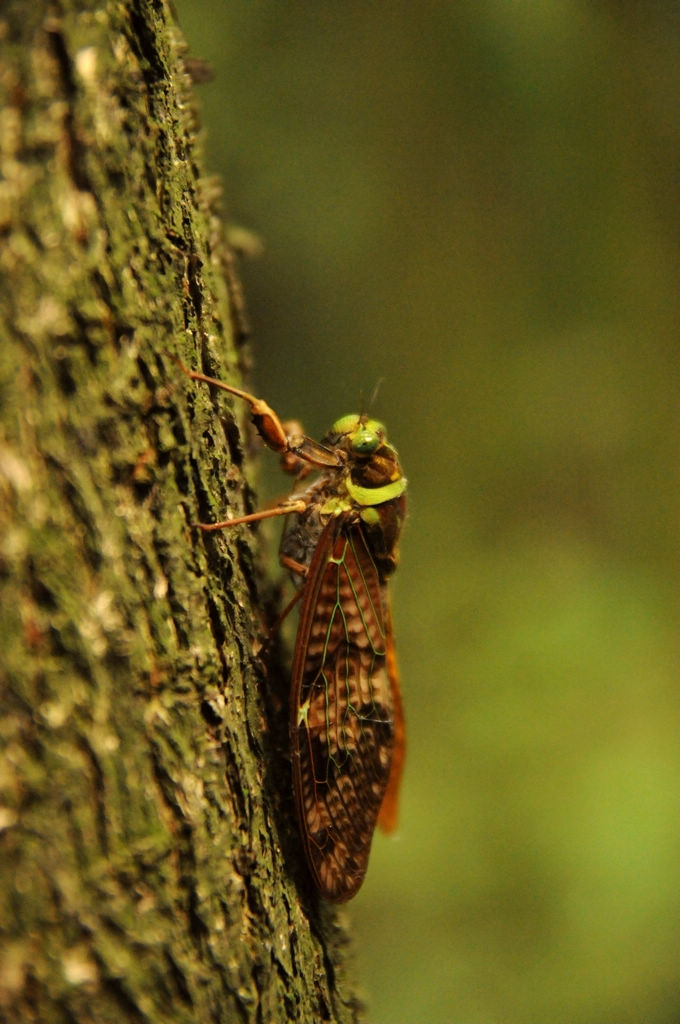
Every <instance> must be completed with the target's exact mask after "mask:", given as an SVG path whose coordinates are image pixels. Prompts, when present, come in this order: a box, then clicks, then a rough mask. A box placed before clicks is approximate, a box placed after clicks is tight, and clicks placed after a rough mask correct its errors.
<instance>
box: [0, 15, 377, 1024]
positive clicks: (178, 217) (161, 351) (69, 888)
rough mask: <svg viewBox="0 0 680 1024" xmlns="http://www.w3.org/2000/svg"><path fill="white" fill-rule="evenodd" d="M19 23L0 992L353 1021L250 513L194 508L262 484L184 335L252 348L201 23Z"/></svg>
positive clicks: (1, 1001)
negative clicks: (298, 773)
mask: <svg viewBox="0 0 680 1024" xmlns="http://www.w3.org/2000/svg"><path fill="white" fill-rule="evenodd" d="M0 38H1V39H2V46H1V47H0V91H1V97H0V232H1V233H2V241H1V244H0V274H1V275H2V280H1V285H0V332H1V335H0V339H1V346H0V630H1V644H2V657H1V662H0V670H1V672H2V698H3V699H2V704H3V714H2V717H1V719H0V736H1V742H2V747H3V758H2V766H3V767H2V769H1V778H0V829H2V832H1V834H0V858H1V859H0V872H1V877H2V886H1V890H0V936H1V940H2V955H1V956H0V1017H4V1018H6V1019H8V1020H17V1021H18V1020H21V1021H29V1020H36V1021H38V1020H39V1021H41V1022H50V1024H51V1022H59V1021H78V1022H85V1021H96V1022H97V1024H106V1022H109V1021H111V1022H116V1024H120V1021H121V1020H124V1021H138V1020H139V1021H163V1022H164V1024H168V1022H171V1021H187V1022H188V1021H191V1022H192V1024H196V1022H201V1021H209V1020H216V1021H217V1020H219V1021H246V1022H247V1021H256V1020H257V1021H286V1022H288V1021H298V1020H299V1021H306V1022H309V1021H323V1020H329V1021H349V1020H356V1018H357V1013H358V1011H357V1009H356V1002H355V998H354V995H353V991H352V989H351V986H348V985H347V983H346V982H344V981H343V980H342V977H343V973H344V948H345V937H344V934H343V932H342V929H340V928H339V927H338V925H337V922H336V917H335V912H333V911H331V910H329V909H327V908H323V907H320V906H319V904H318V901H317V900H316V897H315V896H314V895H313V894H311V893H310V892H309V889H308V888H307V882H306V879H305V874H304V869H303V868H302V866H301V864H300V862H299V860H298V859H297V840H296V838H295V831H294V825H293V811H292V801H291V798H290V795H289V786H288V773H289V770H288V765H287V762H286V757H285V751H284V749H283V748H284V746H285V732H286V724H285V723H286V712H285V706H284V701H285V696H284V690H283V689H282V686H283V687H284V688H285V684H282V683H281V682H280V676H277V674H276V671H275V666H271V672H270V679H269V681H268V682H267V684H266V687H263V666H262V662H261V660H259V659H258V657H257V655H256V653H255V652H257V651H258V649H259V647H260V644H261V637H262V629H261V626H260V625H259V622H260V615H259V613H258V611H257V602H258V597H257V594H258V587H257V581H256V572H255V560H254V557H253V553H252V551H251V548H250V546H249V542H248V540H247V534H246V532H245V531H238V533H237V532H236V531H235V532H234V534H233V535H231V534H230V535H228V536H226V535H222V536H215V535H206V536H203V535H197V534H196V531H195V530H192V529H191V525H190V524H191V523H192V522H194V521H195V520H197V519H202V520H211V519H212V520H214V519H216V518H222V517H224V514H225V510H226V509H227V508H230V507H232V508H233V507H236V508H241V507H243V504H244V502H246V503H247V501H248V499H249V494H248V489H247V486H246V485H245V482H244V468H245V456H244V449H243V446H242V444H241V441H240V434H239V430H238V426H237V424H236V422H235V421H234V419H233V416H232V413H231V412H230V411H229V410H230V409H232V408H233V406H232V405H231V403H229V402H228V401H227V402H222V403H220V406H221V409H222V418H220V417H219V416H217V415H216V414H215V408H214V404H213V397H212V396H211V395H210V394H209V393H207V389H200V388H196V387H195V386H194V385H193V384H191V382H189V381H187V380H186V379H184V378H183V377H182V375H181V374H180V373H179V372H178V371H177V368H176V366H175V364H174V363H173V362H172V361H171V359H170V355H171V353H173V352H174V353H178V354H179V355H180V356H181V358H182V359H183V360H184V361H185V362H187V363H190V364H192V365H194V366H199V365H200V366H202V367H203V368H204V369H206V370H207V371H208V372H212V373H214V374H217V375H220V376H222V377H223V378H224V379H231V378H233V377H234V376H235V375H236V376H238V373H239V370H240V356H239V350H238V347H237V346H236V345H235V343H234V337H233V334H234V332H233V331H232V329H231V322H230V306H229V295H228V290H227V288H226V285H225V280H224V275H223V272H222V270H223V264H224V260H225V258H226V256H225V250H224V241H223V238H222V235H221V230H220V226H219V216H218V215H217V213H216V211H215V209H214V208H213V206H212V203H211V200H210V198H209V196H210V194H213V195H214V191H215V190H214V188H213V187H211V186H210V185H206V183H205V181H204V180H203V179H202V177H201V170H200V153H199V154H198V155H197V148H196V130H197V120H196V114H195V108H194V105H193V100H192V95H191V83H190V81H189V78H188V76H187V74H186V73H185V70H184V64H183V60H184V57H185V53H184V46H183V43H182V40H181V37H180V35H179V32H178V30H177V28H176V26H175V25H174V24H173V23H172V19H171V17H170V15H169V10H168V7H167V5H166V4H165V3H163V2H153V0H146V2H143V0H139V2H133V0H128V2H123V0H120V2H114V0H109V2H108V3H105V4H101V3H85V2H75V0H64V2H62V3H59V4H56V3H55V4H48V3H41V2H36V3H32V4H23V3H12V2H10V3H9V5H7V6H5V8H4V9H3V13H1V14H0ZM237 340H238V339H237ZM236 414H237V416H239V417H241V415H242V411H241V410H238V411H237V413H236ZM277 679H278V680H279V681H278V682H277ZM277 711H278V715H277V714H276V712H277ZM280 722H283V725H281V724H277V723H280Z"/></svg>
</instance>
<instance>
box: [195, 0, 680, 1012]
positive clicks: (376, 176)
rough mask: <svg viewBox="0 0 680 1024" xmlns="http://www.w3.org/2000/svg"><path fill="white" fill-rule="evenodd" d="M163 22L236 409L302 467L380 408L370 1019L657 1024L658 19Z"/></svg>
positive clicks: (300, 8) (326, 13)
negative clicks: (395, 754) (394, 545)
mask: <svg viewBox="0 0 680 1024" xmlns="http://www.w3.org/2000/svg"><path fill="white" fill-rule="evenodd" d="M178 7H179V15H180V21H181V24H182V26H183V29H184V30H185V32H186V33H187V36H188V39H189V41H190V43H191V47H192V53H193V54H194V55H196V56H200V57H204V58H206V59H208V60H209V61H210V62H211V63H212V64H213V65H214V67H215V71H216V75H215V79H214V81H213V82H212V83H210V84H208V85H204V86H201V87H200V90H201V95H202V98H203V113H204V124H205V127H206V129H207V134H208V138H207V147H208V152H209V162H210V164H211V167H212V168H213V169H214V170H215V171H217V172H219V173H221V174H222V175H223V176H224V179H225V181H226V183H227V188H228V190H229V191H228V194H227V196H226V205H227V214H228V218H229V219H230V220H231V221H233V222H236V223H238V224H241V225H245V226H247V227H249V228H252V229H253V230H254V231H256V232H257V233H258V234H259V235H260V236H261V237H262V238H263V240H264V242H265V245H266V249H265V253H264V255H263V257H262V258H260V259H259V260H258V261H256V262H253V263H251V264H249V265H248V266H247V267H246V268H245V270H244V276H245V278H246V285H247V298H248V301H249V305H250V311H251V318H252V321H253V326H254V329H255V341H254V345H253V351H254V356H255V361H256V369H255V378H254V380H255V386H256V388H257V390H258V392H259V393H260V394H261V395H263V396H265V397H266V398H267V399H268V401H269V402H270V403H271V404H272V405H274V407H275V408H276V409H278V411H279V412H280V413H281V414H283V415H284V416H289V417H291V416H295V417H297V418H300V419H302V420H303V422H304V423H305V425H306V427H307V429H308V431H309V432H310V433H312V434H315V435H317V436H321V435H322V434H323V433H324V432H325V430H326V429H327V427H328V426H329V425H330V423H331V422H332V421H333V420H334V419H335V418H337V417H338V416H339V415H341V414H344V413H346V412H349V411H352V410H353V409H354V410H355V409H356V408H357V407H358V406H359V405H360V404H361V403H362V401H363V402H364V403H367V402H368V401H369V400H370V397H371V393H372V392H373V389H374V386H375V384H376V382H377V381H378V380H379V379H382V386H381V389H380V392H379V394H378V397H377V399H376V401H375V403H374V407H373V408H374V410H375V414H376V415H377V416H379V417H380V418H381V419H383V420H384V421H386V422H387V424H388V426H389V428H390V434H391V438H392V440H393V441H394V442H395V443H396V445H397V447H398V448H399V451H400V454H401V456H402V459H403V463H404V466H405V468H406V472H407V475H408V478H409V491H410V518H409V521H408V524H407V529H406V533H405V536H404V540H403V545H402V547H403V557H402V565H401V569H400V572H399V574H398V576H397V578H396V580H395V586H394V617H395V621H396V635H397V643H398V649H399V654H400V662H401V670H402V676H403V689H404V694H405V699H406V707H407V714H408V727H409V757H408V765H407V777H406V782H405V789H404V798H403V815H402V824H401V829H400V834H399V837H398V839H397V841H396V842H393V841H388V840H384V839H381V838H378V839H376V842H375V844H374V853H373V857H372V862H371V868H370V871H369V875H368V879H367V881H366V883H365V886H364V888H363V890H362V892H361V893H360V895H359V897H358V898H357V899H356V900H355V902H354V903H353V904H352V905H351V906H350V907H349V908H348V910H347V913H348V914H349V915H350V916H351V919H352V921H353V923H354V927H355V929H356V933H357V951H358V960H359V964H358V968H359V970H360V972H361V977H362V979H363V982H364V984H365V988H366V994H367V999H368V1002H369V1006H370V1016H371V1019H372V1020H375V1021H378V1022H388V1021H389V1022H394V1024H400V1022H416V1021H427V1022H428V1024H438V1022H452V1021H461V1022H465V1024H485V1022H499V1024H500V1022H510V1024H530V1022H536V1021H549V1022H551V1024H556V1022H565V1024H598V1022H602V1024H611V1022H614V1021H629V1022H643V1021H644V1022H645V1024H665V1022H670V1021H675V1020H676V1010H675V993H674V988H675V985H674V978H675V947H676V939H677V936H676V932H675V914H674V900H673V899H672V894H673V889H672V887H671V878H672V873H673V872H672V866H673V863H674V860H675V854H676V848H675V843H674V839H673V837H674V835H675V824H674V818H675V815H674V814H673V810H674V806H675V800H674V797H673V796H672V793H673V789H674V783H675V782H676V772H675V760H674V744H673V738H674V728H673V726H672V725H671V722H672V721H673V718H674V711H675V708H674V704H673V703H671V692H672V690H671V685H672V684H671V665H672V663H673V661H674V659H673V655H674V654H675V642H674V641H675V636H674V632H673V625H674V616H672V614H671V608H672V607H673V602H672V599H671V583H670V576H669V571H668V569H669V562H670V559H669V557H668V552H669V548H670V546H671V537H672V526H671V523H672V521H673V516H672V508H673V507H674V502H673V498H674V486H673V485H672V484H671V483H670V481H671V480H673V479H674V474H673V473H672V472H671V471H670V465H672V463H671V451H673V452H674V449H675V442H674V439H673V431H672V429H671V425H670V424H671V422H672V414H671V396H672V393H673V391H674V388H673V387H672V385H673V381H674V378H675V363H676V337H675V322H676V316H677V303H676V297H675V291H674V277H675V270H676V266H677V241H676V236H675V234H674V227H672V226H671V225H672V224H673V220H674V217H672V216H671V215H670V213H669V210H670V198H669V193H670V188H671V182H672V181H674V179H675V177H676V170H675V149H674V143H673V142H672V141H671V140H672V139H673V136H674V132H673V128H672V123H673V119H674V113H675V106H676V97H677V94H678V81H677V75H676V74H675V70H674V62H675V52H674V51H675V46H676V43H677V39H676V27H675V23H674V18H675V13H676V11H677V8H676V5H675V4H672V3H661V2H658V3H654V4H648V3H637V4H636V3H625V2H622V3H615V2H613V0H611V2H597V3H584V2H577V0H553V2H550V3H538V4H536V3H526V2H520V3H508V2H505V0H485V2H478V0H475V2H471V0H467V2H460V3H453V2H449V3H446V2H444V0H432V2H427V3H411V4H406V3H391V4H371V3H366V2H365V0H364V2H359V0H344V2H342V3H331V2H326V0H323V2H320V3H315V4H300V3H283V2H279V3H265V2H260V0H256V2H253V0H230V2H229V3H221V2H219V0H181V2H180V3H179V4H178ZM274 461H275V460H273V459H272V462H274Z"/></svg>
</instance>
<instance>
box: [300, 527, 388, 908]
mask: <svg viewBox="0 0 680 1024" xmlns="http://www.w3.org/2000/svg"><path fill="white" fill-rule="evenodd" d="M388 630H389V621H388V616H387V608H386V604H385V588H384V585H383V584H381V583H380V579H379V576H378V572H377V569H376V567H375V564H374V562H373V559H372V558H371V555H370V552H369V549H368V547H367V544H366V540H365V538H364V534H363V531H362V528H361V526H360V525H359V524H354V525H349V524H347V522H346V521H344V520H343V517H341V516H339V517H337V518H335V519H333V520H331V521H330V522H329V523H328V524H327V526H326V527H325V528H324V530H323V533H322V534H321V537H320V538H319V543H318V545H317V548H316V550H315V552H314V556H313V558H312V561H311V564H310V567H309V572H308V574H307V578H306V580H305V584H304V593H303V597H302V607H301V610H300V626H299V629H298V635H297V641H296V645H295V656H294V659H293V679H292V721H291V733H292V760H293V780H294V787H295V798H296V803H297V810H298V818H299V822H300V831H301V833H302V837H303V842H304V845H305V852H306V855H307V861H308V863H309V867H310V869H311V872H312V875H313V876H314V880H315V882H316V885H317V886H318V888H319V890H320V891H321V893H322V895H323V896H325V897H326V899H329V900H334V901H337V902H341V901H343V900H348V899H350V897H352V896H353V895H354V894H355V893H356V891H357V889H358V888H359V886H360V885H361V882H362V881H363V878H364V875H365V873H366V866H367V863H368V855H369V852H370V848H371V840H372V838H373V831H374V829H375V825H376V820H377V818H378V813H379V811H380V806H381V804H382V802H383V797H384V794H385V789H386V787H387V785H388V780H390V767H391V763H392V751H393V747H394V739H395V721H394V717H395V706H394V693H395V691H394V689H393V685H392V682H391V679H390V672H389V670H388V660H389V658H388V649H389V648H388ZM402 732H403V729H402ZM397 781H398V780H397ZM395 806H396V805H395Z"/></svg>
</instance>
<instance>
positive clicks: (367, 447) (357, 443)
mask: <svg viewBox="0 0 680 1024" xmlns="http://www.w3.org/2000/svg"><path fill="white" fill-rule="evenodd" d="M380 441H381V437H380V434H378V432H377V431H375V430H372V429H371V427H369V426H368V424H367V425H365V426H363V427H360V428H359V429H358V430H357V432H356V433H355V434H354V436H353V437H352V451H354V452H356V453H357V455H372V454H373V452H374V451H375V450H376V448H377V447H378V445H379V444H380Z"/></svg>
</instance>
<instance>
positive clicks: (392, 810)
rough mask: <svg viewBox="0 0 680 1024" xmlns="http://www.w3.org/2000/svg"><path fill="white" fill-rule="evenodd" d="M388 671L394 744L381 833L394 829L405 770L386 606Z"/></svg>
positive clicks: (401, 719)
mask: <svg viewBox="0 0 680 1024" xmlns="http://www.w3.org/2000/svg"><path fill="white" fill-rule="evenodd" d="M386 639H387V674H388V676H389V680H390V691H391V694H392V707H393V712H394V747H393V748H392V766H391V768H390V777H389V779H388V780H387V788H386V789H385V796H384V798H383V802H382V806H381V808H380V814H379V815H378V824H379V825H380V828H381V829H382V830H383V832H394V830H395V828H396V827H397V821H398V818H399V789H400V788H401V776H402V774H403V771H404V761H405V759H406V728H405V725H404V708H403V704H402V701H401V691H400V689H399V670H398V669H397V657H396V654H395V651H394V636H393V633H392V617H391V615H390V612H389V606H388V608H387V637H386Z"/></svg>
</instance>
